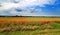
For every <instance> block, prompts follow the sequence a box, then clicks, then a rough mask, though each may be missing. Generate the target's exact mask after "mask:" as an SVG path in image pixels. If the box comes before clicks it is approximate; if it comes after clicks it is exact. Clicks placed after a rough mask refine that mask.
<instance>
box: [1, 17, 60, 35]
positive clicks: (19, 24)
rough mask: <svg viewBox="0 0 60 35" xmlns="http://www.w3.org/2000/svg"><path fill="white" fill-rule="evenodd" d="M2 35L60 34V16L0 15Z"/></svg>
mask: <svg viewBox="0 0 60 35" xmlns="http://www.w3.org/2000/svg"><path fill="white" fill-rule="evenodd" d="M0 35H60V17H0Z"/></svg>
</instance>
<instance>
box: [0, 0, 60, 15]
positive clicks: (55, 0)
mask: <svg viewBox="0 0 60 35" xmlns="http://www.w3.org/2000/svg"><path fill="white" fill-rule="evenodd" d="M0 15H1V16H15V15H18V16H60V0H0Z"/></svg>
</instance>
